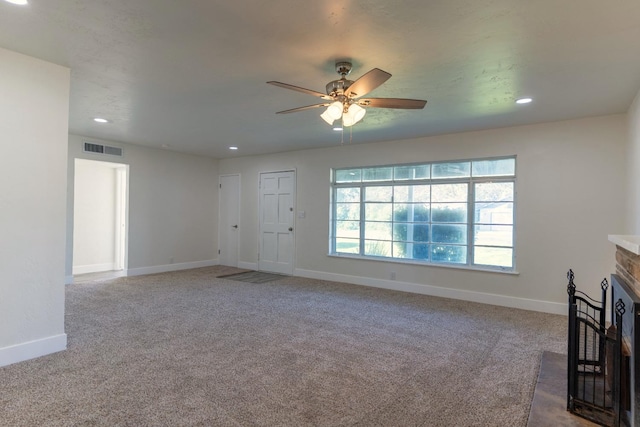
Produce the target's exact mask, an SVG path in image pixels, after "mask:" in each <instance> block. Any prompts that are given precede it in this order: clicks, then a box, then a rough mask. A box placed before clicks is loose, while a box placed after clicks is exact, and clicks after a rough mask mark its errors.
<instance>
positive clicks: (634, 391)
mask: <svg viewBox="0 0 640 427" xmlns="http://www.w3.org/2000/svg"><path fill="white" fill-rule="evenodd" d="M609 241H610V242H612V243H614V244H615V245H616V274H613V275H612V276H611V285H612V286H611V303H612V304H615V301H617V300H618V299H619V298H620V299H622V301H623V302H624V303H625V306H626V309H627V314H626V315H625V316H624V318H623V331H622V335H623V340H624V341H626V345H627V346H628V348H629V349H630V351H631V355H630V360H629V372H628V374H627V375H628V376H629V380H630V384H629V387H630V394H631V396H630V398H631V399H630V400H631V401H630V404H631V405H630V406H631V407H630V408H628V409H629V411H628V412H626V413H624V414H621V421H622V422H621V425H627V426H638V427H640V310H639V309H638V308H639V307H640V236H629V235H609ZM612 308H613V306H612ZM623 412H625V411H623Z"/></svg>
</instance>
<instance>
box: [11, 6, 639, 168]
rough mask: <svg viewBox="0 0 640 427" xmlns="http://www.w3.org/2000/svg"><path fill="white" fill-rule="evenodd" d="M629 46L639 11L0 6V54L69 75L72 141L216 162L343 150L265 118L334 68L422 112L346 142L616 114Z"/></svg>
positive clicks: (312, 126) (404, 114) (298, 126)
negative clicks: (376, 83) (371, 78)
mask: <svg viewBox="0 0 640 427" xmlns="http://www.w3.org/2000/svg"><path fill="white" fill-rule="evenodd" d="M638 40H640V2H639V1H637V0H615V1H609V2H604V1H602V0H563V1H558V0H536V1H515V0H406V1H402V2H391V1H388V0H370V1H355V0H354V1H349V0H313V1H299V0H271V1H268V2H258V1H255V0H235V1H217V0H189V1H188V0H184V1H175V0H135V1H130V0H104V1H86V0H30V5H29V6H15V5H12V4H9V3H5V2H4V1H1V0H0V47H4V48H7V49H10V50H14V51H17V52H21V53H25V54H27V55H30V56H34V57H37V58H41V59H44V60H47V61H50V62H53V63H56V64H60V65H64V66H67V67H69V68H71V70H72V72H71V107H70V123H69V127H70V132H72V133H76V134H80V135H86V136H90V137H95V138H103V139H108V140H112V141H121V142H127V143H132V144H139V145H145V146H150V147H157V148H161V147H163V146H165V147H168V148H169V149H171V150H176V151H183V152H188V153H194V154H199V155H207V156H212V157H231V156H240V155H250V154H261V153H270V152H280V151H287V150H295V149H303V148H311V147H326V146H332V145H338V144H340V143H341V137H342V136H341V135H340V133H339V132H334V131H332V130H331V128H330V127H329V126H328V125H327V124H326V123H325V122H323V121H322V120H321V119H320V117H319V114H320V113H321V112H322V110H318V109H314V110H308V111H303V112H299V113H295V114H287V115H276V114H275V112H276V111H281V110H286V109H290V108H295V107H300V106H304V105H309V104H313V103H316V102H317V99H316V98H313V97H311V96H308V95H305V94H301V93H297V92H293V91H289V90H286V89H282V88H277V87H274V86H270V85H267V84H265V82H267V81H269V80H277V81H281V82H286V83H290V84H293V85H297V86H302V87H305V88H309V89H313V90H317V91H321V92H323V91H324V86H325V84H326V83H327V82H329V81H331V80H334V79H336V78H337V77H338V76H337V74H336V73H335V69H334V63H335V61H336V60H338V59H347V60H351V61H352V62H353V64H354V70H353V72H352V73H351V75H350V79H352V80H355V79H356V78H357V77H359V76H360V75H362V74H364V73H365V72H367V71H368V70H370V69H371V68H374V67H377V68H381V69H383V70H385V71H388V72H389V73H391V74H392V75H393V77H392V78H391V79H389V80H388V81H387V82H386V83H385V84H384V85H382V86H380V87H379V88H378V89H376V90H374V91H373V92H371V94H370V96H372V97H398V98H417V99H427V100H428V101H429V103H428V104H427V106H426V107H425V109H424V110H384V109H373V108H369V109H368V111H367V115H366V116H365V119H364V121H363V122H362V123H360V124H358V125H356V126H354V127H353V128H352V131H353V133H352V135H349V134H348V131H347V132H345V135H344V140H345V141H348V140H349V139H351V140H352V142H353V143H365V142H373V141H383V140H397V139H402V138H412V137H419V136H427V135H436V134H443V133H451V132H460V131H469V130H477V129H488V128H496V127H504V126H513V125H521V124H530V123H539V122H545V121H555V120H564V119H570V118H577V117H585V116H594V115H604V114H615V113H623V112H625V111H626V110H627V109H628V107H629V105H630V104H631V102H632V100H633V97H634V95H635V94H636V93H637V92H638V89H640V50H639V49H638V46H639V45H638ZM0 65H1V64H0ZM0 76H1V66H0ZM521 96H531V97H533V98H534V102H533V103H532V104H530V105H526V106H519V105H516V104H514V100H515V99H516V98H518V97H521ZM96 116H100V117H106V118H108V119H109V120H111V122H110V123H108V124H106V125H100V124H97V123H94V122H93V121H92V120H91V119H92V118H93V117H96ZM230 145H237V146H239V147H240V149H239V150H238V151H237V152H231V151H229V150H228V148H227V147H228V146H230Z"/></svg>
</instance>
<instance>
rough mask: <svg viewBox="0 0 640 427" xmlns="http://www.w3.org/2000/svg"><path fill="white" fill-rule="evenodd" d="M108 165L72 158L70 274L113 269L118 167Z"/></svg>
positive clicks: (114, 260)
mask: <svg viewBox="0 0 640 427" xmlns="http://www.w3.org/2000/svg"><path fill="white" fill-rule="evenodd" d="M69 163H71V162H69ZM111 165H112V164H111V163H108V162H97V161H91V160H84V159H76V161H75V178H74V206H73V218H74V219H73V249H74V250H73V274H83V273H93V272H98V271H109V270H114V269H115V263H116V245H115V241H116V217H117V216H116V196H117V194H118V192H117V187H116V186H117V175H116V174H117V169H115V167H113V166H111Z"/></svg>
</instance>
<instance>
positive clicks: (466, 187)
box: [330, 157, 515, 270]
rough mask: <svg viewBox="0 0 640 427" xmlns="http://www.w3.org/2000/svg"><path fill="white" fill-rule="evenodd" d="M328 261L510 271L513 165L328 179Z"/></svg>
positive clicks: (395, 170) (372, 170) (506, 161)
mask: <svg viewBox="0 0 640 427" xmlns="http://www.w3.org/2000/svg"><path fill="white" fill-rule="evenodd" d="M331 187H332V199H331V224H330V227H331V233H330V253H331V254H335V255H343V254H344V255H352V256H362V257H376V258H393V259H401V260H411V261H413V262H419V263H428V264H449V265H460V266H470V267H479V268H491V269H497V270H513V269H514V248H513V236H514V212H515V211H514V203H515V157H509V158H500V159H479V160H470V161H451V162H438V163H422V164H412V165H393V166H377V167H363V168H348V169H334V170H333V171H332V182H331Z"/></svg>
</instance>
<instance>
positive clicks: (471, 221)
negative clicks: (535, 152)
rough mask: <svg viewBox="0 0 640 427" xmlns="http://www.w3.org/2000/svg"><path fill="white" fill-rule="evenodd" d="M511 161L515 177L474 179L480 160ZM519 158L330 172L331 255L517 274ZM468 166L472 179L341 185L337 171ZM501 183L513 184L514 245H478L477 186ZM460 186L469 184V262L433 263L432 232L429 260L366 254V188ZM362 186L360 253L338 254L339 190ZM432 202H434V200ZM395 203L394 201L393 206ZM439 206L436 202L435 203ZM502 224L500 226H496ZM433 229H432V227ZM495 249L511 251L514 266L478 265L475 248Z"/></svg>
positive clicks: (429, 179)
mask: <svg viewBox="0 0 640 427" xmlns="http://www.w3.org/2000/svg"><path fill="white" fill-rule="evenodd" d="M505 159H511V160H513V161H514V173H513V175H496V176H481V177H474V176H473V173H472V171H473V162H481V161H487V160H488V161H491V160H505ZM516 160H517V159H516V156H505V157H489V158H477V159H468V160H467V159H465V160H460V159H456V160H447V161H438V162H420V163H407V164H388V165H379V166H357V167H347V168H335V169H332V170H331V182H330V183H331V202H330V218H329V256H337V257H348V258H360V259H373V260H377V261H384V262H398V263H410V264H419V265H428V266H445V267H454V268H463V269H473V270H484V271H486V270H488V271H498V272H506V273H515V272H516V199H517V185H516V174H517V161H516ZM465 162H468V163H469V168H470V170H469V176H468V177H462V178H433V177H432V175H431V174H430V177H429V178H428V179H414V180H406V179H401V180H395V179H394V178H393V177H392V178H391V179H389V180H380V181H364V180H363V179H362V177H361V179H360V180H359V181H354V182H341V183H336V172H337V171H343V170H358V169H360V170H363V169H377V168H380V169H382V168H388V167H392V168H395V167H402V166H419V165H429V166H430V167H431V171H433V166H434V165H438V164H447V163H465ZM499 182H508V183H513V201H511V203H512V209H513V217H512V223H511V224H504V225H509V226H511V227H512V239H511V240H512V241H511V246H492V245H476V244H475V242H474V229H475V226H476V225H477V224H481V223H476V221H475V188H476V184H482V183H499ZM457 183H466V184H467V192H468V194H467V202H466V204H467V222H466V227H467V229H466V232H467V236H466V237H467V239H466V262H465V263H454V262H441V261H433V260H431V245H433V243H432V242H431V239H432V235H431V232H430V234H429V242H427V243H428V245H429V246H430V249H429V252H430V255H429V259H428V260H423V259H414V258H400V257H392V256H388V257H387V256H374V255H365V253H364V251H365V206H366V203H367V202H365V188H368V187H376V186H382V187H392V188H393V187H394V186H405V185H406V186H411V185H433V184H457ZM354 187H359V189H360V201H359V206H360V218H359V225H360V233H359V236H360V237H359V243H360V250H359V253H358V254H354V253H346V252H337V251H336V229H335V227H336V223H337V221H336V220H334V218H336V206H337V203H338V202H337V201H336V190H337V189H339V188H354ZM431 202H432V203H433V201H432V200H431ZM393 203H394V201H393V200H392V201H391V204H392V205H393ZM436 203H437V202H436ZM431 213H432V212H431V211H430V213H429V222H428V224H429V225H430V226H431V225H433V219H432V217H431ZM394 223H395V221H394V220H393V219H392V220H391V221H390V224H391V225H392V227H393V224H394ZM493 225H499V224H493ZM430 230H431V227H430ZM393 242H394V240H393V238H392V240H391V244H393ZM444 245H447V244H444ZM476 246H478V247H495V248H500V247H503V248H509V249H511V255H512V259H511V266H499V265H487V264H475V263H474V262H473V261H474V251H475V247H476Z"/></svg>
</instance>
